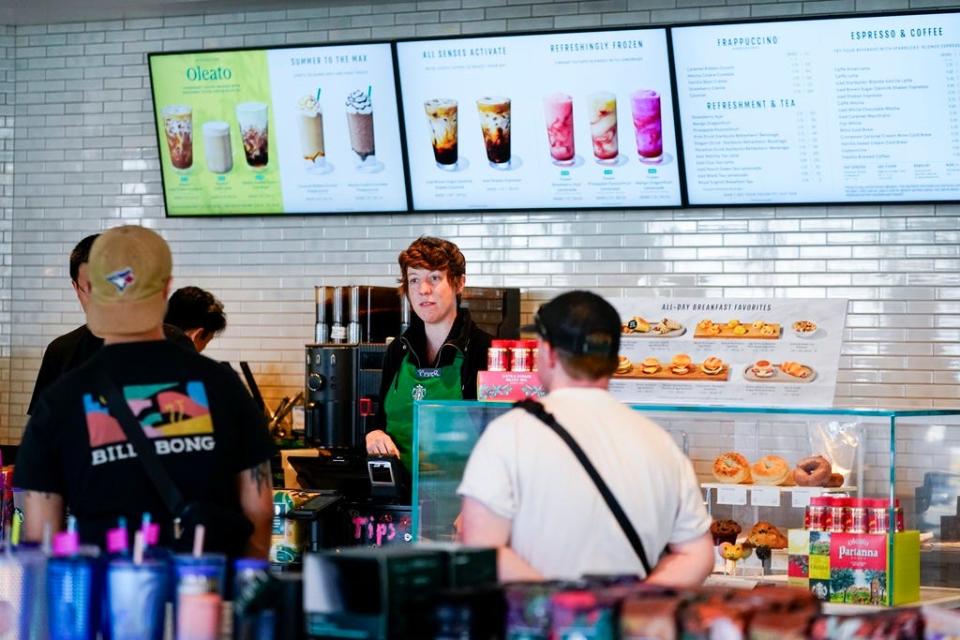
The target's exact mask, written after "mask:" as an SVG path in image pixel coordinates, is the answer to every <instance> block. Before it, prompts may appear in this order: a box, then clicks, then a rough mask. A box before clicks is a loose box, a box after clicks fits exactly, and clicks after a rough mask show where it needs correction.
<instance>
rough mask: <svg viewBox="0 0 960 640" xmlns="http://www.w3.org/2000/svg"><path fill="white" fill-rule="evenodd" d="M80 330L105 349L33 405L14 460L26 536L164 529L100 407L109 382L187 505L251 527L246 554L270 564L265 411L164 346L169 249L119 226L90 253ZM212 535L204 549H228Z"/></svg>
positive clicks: (122, 439)
mask: <svg viewBox="0 0 960 640" xmlns="http://www.w3.org/2000/svg"><path fill="white" fill-rule="evenodd" d="M89 271H90V288H89V289H88V290H87V293H88V294H89V295H88V299H87V301H86V304H85V308H86V312H87V324H88V326H89V327H90V330H91V331H92V332H94V333H95V334H100V335H103V336H104V338H105V345H104V347H103V348H101V349H100V350H98V351H97V352H96V353H95V354H94V355H93V356H92V357H91V358H90V359H89V360H88V361H87V362H86V363H84V364H83V365H81V366H80V367H79V368H77V369H76V370H74V371H72V372H70V373H68V374H66V375H64V376H63V377H62V378H61V379H60V380H58V381H57V382H55V383H54V384H53V385H52V386H50V387H49V388H48V389H46V390H45V391H43V392H42V393H41V394H40V395H39V398H38V401H37V406H36V408H35V413H34V415H33V416H32V417H31V419H30V422H29V423H28V424H27V428H26V431H25V433H24V438H23V442H22V444H21V447H20V451H19V454H18V457H17V463H16V469H15V472H14V485H15V486H16V487H18V488H21V489H24V490H25V491H26V493H25V509H24V538H25V539H26V540H27V541H36V540H39V539H40V537H41V535H42V531H43V528H44V525H47V524H49V525H50V526H51V527H52V528H53V530H54V531H56V530H58V529H60V528H61V526H62V521H63V515H64V512H65V510H66V509H69V510H70V512H71V513H72V514H73V515H75V516H76V517H77V520H78V525H79V532H80V538H81V540H82V541H83V542H85V543H93V544H100V545H102V544H103V543H104V534H105V532H106V530H107V529H108V528H111V527H113V526H115V523H116V520H117V517H119V516H125V517H126V518H127V519H128V521H134V522H136V521H139V519H140V516H141V514H142V513H144V512H149V513H151V514H152V516H153V518H154V520H155V521H157V522H159V523H160V524H161V543H165V544H170V543H171V542H172V539H173V527H172V519H173V514H171V513H170V512H169V511H168V509H167V508H166V506H165V505H164V503H163V501H162V500H161V499H160V497H159V495H158V492H157V490H156V489H155V488H154V486H153V484H152V483H151V480H150V479H149V477H148V476H147V474H146V472H145V470H144V467H143V465H142V463H141V461H140V460H139V458H138V457H137V456H136V454H135V451H134V448H133V445H132V443H130V442H128V441H127V437H126V434H125V432H124V429H123V428H122V427H121V425H120V422H119V421H118V419H117V417H116V416H115V415H114V412H113V411H112V410H111V408H110V407H108V406H107V405H108V403H107V402H106V401H105V400H104V397H103V396H104V377H106V379H109V380H112V381H113V382H114V383H115V385H116V387H117V388H118V389H120V393H121V394H122V396H123V398H124V399H125V400H126V403H127V405H128V406H129V408H130V410H131V412H132V413H133V415H134V416H135V418H136V419H137V421H138V422H139V423H140V426H141V427H142V428H143V431H144V433H145V435H146V436H147V438H148V439H149V442H150V444H151V445H152V446H153V447H154V450H155V451H156V453H157V455H158V457H159V459H160V461H161V463H162V465H163V467H164V470H165V471H166V472H167V473H168V474H169V475H170V477H171V479H172V480H173V482H174V483H175V484H176V485H177V488H178V489H179V490H180V492H181V493H182V494H183V496H184V499H185V500H186V501H202V502H204V503H212V504H216V505H218V506H220V507H223V508H226V509H232V510H234V511H235V513H238V514H242V515H244V516H245V517H246V518H247V519H249V520H250V521H251V522H252V523H253V525H254V531H253V534H252V535H251V536H250V538H249V540H248V541H247V544H246V549H244V550H243V553H245V554H246V555H252V556H258V557H266V555H267V552H268V550H269V545H270V529H271V520H272V515H273V505H272V490H271V482H270V457H271V455H272V451H273V447H272V443H271V440H270V437H269V434H268V433H267V430H266V427H265V425H264V421H263V415H262V414H261V413H260V412H259V411H258V410H257V408H256V406H254V404H253V400H252V399H251V398H250V395H249V394H248V393H247V391H246V389H245V388H244V387H243V384H242V383H241V382H240V380H239V378H238V377H237V376H236V374H235V373H234V372H233V371H232V370H230V369H228V368H227V367H224V366H222V365H220V364H218V363H216V362H214V361H212V360H210V359H208V358H205V357H203V356H201V355H199V354H197V353H195V352H191V351H188V350H186V349H182V348H180V347H178V346H176V345H174V344H173V343H171V342H170V341H169V340H165V339H164V335H163V330H162V328H161V325H162V319H163V314H164V308H165V304H166V299H167V294H168V293H169V289H170V273H171V257H170V250H169V248H168V247H167V244H166V242H164V241H163V239H162V238H160V236H158V235H157V234H155V233H154V232H152V231H149V230H146V229H143V228H141V227H118V228H116V229H113V230H111V231H108V232H106V233H104V234H103V235H102V236H101V237H100V238H98V239H97V241H96V243H95V244H94V246H93V249H92V251H91V255H90V269H89ZM223 544H224V541H223V540H217V539H215V538H214V539H210V537H209V536H208V545H207V547H208V548H209V549H211V550H221V551H223V550H226V549H225V548H224V546H223Z"/></svg>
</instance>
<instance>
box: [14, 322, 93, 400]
mask: <svg viewBox="0 0 960 640" xmlns="http://www.w3.org/2000/svg"><path fill="white" fill-rule="evenodd" d="M102 346H103V338H98V337H97V336H95V335H93V334H92V333H90V329H87V325H82V326H79V327H77V328H76V329H74V330H73V331H71V332H70V333H66V334H64V335H62V336H60V337H59V338H56V339H54V341H53V342H51V343H50V344H49V345H47V349H46V351H44V352H43V360H41V361H40V371H39V372H38V373H37V382H36V384H34V385H33V395H32V396H30V407H29V408H28V409H27V413H28V414H30V415H33V412H34V410H35V409H36V406H37V401H38V400H39V399H40V394H41V393H42V392H43V390H44V389H46V388H47V387H49V386H50V385H51V384H53V383H54V382H56V381H57V379H58V378H59V377H60V376H62V375H63V374H65V373H67V372H68V371H73V370H74V369H76V368H77V367H79V366H80V365H81V364H83V363H84V362H86V361H87V360H89V359H90V357H91V356H93V354H95V353H96V352H97V351H99V350H100V347H102Z"/></svg>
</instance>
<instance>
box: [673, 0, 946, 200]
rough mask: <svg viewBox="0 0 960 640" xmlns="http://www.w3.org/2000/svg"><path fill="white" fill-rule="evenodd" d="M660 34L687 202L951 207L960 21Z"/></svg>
mask: <svg viewBox="0 0 960 640" xmlns="http://www.w3.org/2000/svg"><path fill="white" fill-rule="evenodd" d="M671 37H672V41H673V52H674V64H675V73H676V81H677V100H678V103H679V111H680V125H681V132H682V139H683V152H684V160H685V170H686V186H687V193H688V198H689V203H690V204H692V205H733V204H759V203H844V202H896V201H942V200H956V199H958V198H960V106H958V98H960V13H939V14H923V15H919V14H916V15H898V16H883V17H863V18H844V19H826V20H800V21H784V22H780V21H778V22H757V23H751V24H727V25H711V26H694V27H682V28H674V29H672V30H671Z"/></svg>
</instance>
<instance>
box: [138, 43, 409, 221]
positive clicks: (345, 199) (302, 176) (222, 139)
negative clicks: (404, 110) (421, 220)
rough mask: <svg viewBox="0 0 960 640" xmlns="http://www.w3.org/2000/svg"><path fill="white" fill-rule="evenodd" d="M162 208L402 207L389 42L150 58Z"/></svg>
mask: <svg viewBox="0 0 960 640" xmlns="http://www.w3.org/2000/svg"><path fill="white" fill-rule="evenodd" d="M150 71H151V80H152V83H153V93H154V103H155V108H156V112H157V128H158V135H159V138H160V160H161V168H162V172H163V184H164V195H165V197H166V204H167V212H168V214H169V215H171V216H177V215H205V214H209V215H229V214H241V215H242V214H283V213H337V212H353V211H357V212H368V211H403V210H405V209H406V207H407V200H406V186H405V181H404V169H403V159H402V157H403V154H402V150H401V145H400V130H399V114H398V111H397V99H396V85H395V81H394V76H393V54H392V52H391V48H390V45H389V44H365V45H343V46H328V47H307V48H287V49H272V50H247V51H210V52H198V53H178V54H156V55H152V56H151V57H150Z"/></svg>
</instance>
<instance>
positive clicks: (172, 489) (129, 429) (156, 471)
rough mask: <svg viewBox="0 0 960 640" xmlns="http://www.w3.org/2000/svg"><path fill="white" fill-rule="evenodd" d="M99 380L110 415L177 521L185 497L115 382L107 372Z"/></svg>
mask: <svg viewBox="0 0 960 640" xmlns="http://www.w3.org/2000/svg"><path fill="white" fill-rule="evenodd" d="M99 377H100V381H99V382H100V387H101V391H102V393H103V395H104V397H105V398H106V399H107V407H108V408H109V409H110V414H111V415H112V416H113V417H114V418H116V419H117V422H119V423H120V427H121V428H122V429H123V433H124V434H125V435H126V436H127V441H128V442H129V443H130V444H131V445H133V450H134V451H136V452H137V459H138V460H139V461H140V464H141V466H143V470H144V471H146V473H147V476H148V477H149V478H150V481H151V482H152V483H153V486H154V488H155V489H156V490H157V493H159V494H160V498H161V499H162V500H163V504H164V505H165V506H166V507H167V509H169V511H170V514H171V515H172V516H173V517H174V518H176V517H177V515H178V514H179V513H180V511H181V509H182V508H183V505H184V503H183V494H181V493H180V489H178V488H177V485H176V484H174V482H173V479H172V478H170V474H168V473H167V470H166V469H164V468H163V464H162V463H161V462H160V457H159V456H158V455H157V452H156V449H154V447H153V445H152V443H151V442H150V439H149V438H147V435H146V434H145V433H144V432H143V427H142V426H141V425H140V421H139V420H137V418H136V416H134V415H133V412H132V411H131V410H130V405H128V404H127V401H126V400H125V399H124V398H123V396H122V394H121V393H120V389H119V388H118V387H117V385H116V383H114V381H113V380H111V379H110V377H109V376H108V375H107V374H106V373H101V375H100V376H99Z"/></svg>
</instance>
